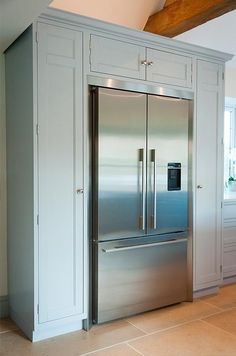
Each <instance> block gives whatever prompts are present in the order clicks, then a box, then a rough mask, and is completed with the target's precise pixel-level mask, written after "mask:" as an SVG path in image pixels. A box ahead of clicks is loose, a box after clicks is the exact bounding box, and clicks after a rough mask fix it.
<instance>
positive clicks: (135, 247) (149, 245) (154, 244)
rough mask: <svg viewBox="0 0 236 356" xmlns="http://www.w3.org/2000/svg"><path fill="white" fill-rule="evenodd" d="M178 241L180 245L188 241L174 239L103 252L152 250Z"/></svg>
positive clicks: (104, 250) (115, 248)
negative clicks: (138, 249) (151, 248)
mask: <svg viewBox="0 0 236 356" xmlns="http://www.w3.org/2000/svg"><path fill="white" fill-rule="evenodd" d="M177 241H178V243H180V242H185V243H186V242H187V239H178V240H177V239H173V240H170V241H163V242H154V243H146V244H143V245H131V246H127V247H123V246H121V247H114V248H110V249H108V250H106V249H102V251H103V252H105V253H112V252H119V251H125V250H136V249H137V248H150V247H153V246H163V245H171V244H175V243H176V242H177Z"/></svg>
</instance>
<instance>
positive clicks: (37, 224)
mask: <svg viewBox="0 0 236 356" xmlns="http://www.w3.org/2000/svg"><path fill="white" fill-rule="evenodd" d="M37 225H39V215H37Z"/></svg>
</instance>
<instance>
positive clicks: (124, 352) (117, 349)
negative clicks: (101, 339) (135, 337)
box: [86, 345, 140, 356]
mask: <svg viewBox="0 0 236 356" xmlns="http://www.w3.org/2000/svg"><path fill="white" fill-rule="evenodd" d="M86 355H91V356H92V355H94V356H138V355H140V353H138V352H136V351H134V350H133V349H132V348H131V347H130V346H129V345H117V346H113V347H110V348H109V349H105V350H101V351H97V352H93V353H89V354H86Z"/></svg>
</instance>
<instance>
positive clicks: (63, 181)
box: [38, 23, 83, 323]
mask: <svg viewBox="0 0 236 356" xmlns="http://www.w3.org/2000/svg"><path fill="white" fill-rule="evenodd" d="M81 73H82V34H81V33H80V32H77V31H72V30H68V29H63V28H60V27H55V26H51V25H46V24H41V23H39V25H38V124H39V134H38V169H39V322H40V323H43V322H47V321H52V320H56V319H59V318H65V317H70V316H72V315H75V314H80V313H82V312H83V223H82V222H83V195H81V194H78V195H77V194H76V189H77V188H78V187H82V186H83V181H82V180H83V176H82V172H83V170H82V169H83V162H82V119H81V116H82V115H81V108H82V103H81V101H82V78H81Z"/></svg>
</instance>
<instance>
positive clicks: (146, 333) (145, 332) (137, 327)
mask: <svg viewBox="0 0 236 356" xmlns="http://www.w3.org/2000/svg"><path fill="white" fill-rule="evenodd" d="M126 321H127V322H128V323H129V324H130V325H132V326H133V327H135V328H136V329H138V330H140V331H142V332H143V333H144V334H145V335H148V332H147V331H145V330H143V329H141V328H140V327H139V326H136V325H135V324H133V323H131V321H129V320H126ZM143 336H144V335H143Z"/></svg>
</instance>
